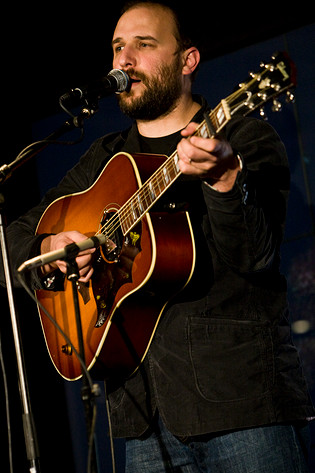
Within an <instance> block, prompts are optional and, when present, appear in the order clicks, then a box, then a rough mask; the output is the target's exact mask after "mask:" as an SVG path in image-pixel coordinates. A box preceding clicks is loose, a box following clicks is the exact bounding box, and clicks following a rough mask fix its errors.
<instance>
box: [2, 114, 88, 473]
mask: <svg viewBox="0 0 315 473" xmlns="http://www.w3.org/2000/svg"><path fill="white" fill-rule="evenodd" d="M93 113H94V110H93V109H88V108H84V109H82V111H81V112H80V114H79V115H78V116H77V117H73V120H71V121H66V122H65V123H64V124H63V125H62V126H61V127H60V128H59V129H57V130H56V131H55V132H53V133H52V134H50V135H49V136H47V137H46V138H45V139H44V140H42V141H41V142H40V143H38V144H41V146H40V147H38V149H35V150H34V148H32V147H30V149H29V150H28V151H27V152H24V153H22V154H21V155H20V156H18V157H17V158H16V159H15V160H14V161H13V162H12V163H10V164H4V165H3V166H1V167H0V185H1V184H3V183H4V182H5V181H6V180H7V179H8V178H9V177H11V175H12V173H13V172H14V171H15V170H16V169H17V168H18V167H20V166H21V165H22V164H24V163H25V162H26V161H28V160H29V159H30V158H32V157H34V156H36V155H37V154H38V153H39V152H40V151H42V149H44V148H46V147H47V146H48V144H49V143H51V142H53V141H56V140H57V139H58V138H59V137H60V136H62V135H63V134H65V133H66V132H68V131H71V130H73V129H75V128H82V126H83V120H84V118H89V117H90V116H91V115H92V114H93ZM4 200H5V199H4V196H3V194H2V192H0V244H1V252H2V260H3V268H4V275H5V282H6V290H7V296H8V301H9V310H10V316H11V324H12V331H13V338H14V347H15V353H16V359H17V368H18V384H19V391H20V398H21V404H22V421H23V431H24V438H25V446H26V454H27V459H28V461H29V472H30V473H39V472H40V462H39V452H38V443H37V436H36V429H35V424H34V420H33V415H32V412H31V405H30V396H29V391H28V386H27V378H26V371H25V361H24V357H23V350H22V343H21V335H20V330H19V325H18V319H17V312H16V307H15V302H14V295H13V278H12V271H11V267H10V261H9V253H8V245H7V238H6V226H5V221H6V219H5V212H4Z"/></svg>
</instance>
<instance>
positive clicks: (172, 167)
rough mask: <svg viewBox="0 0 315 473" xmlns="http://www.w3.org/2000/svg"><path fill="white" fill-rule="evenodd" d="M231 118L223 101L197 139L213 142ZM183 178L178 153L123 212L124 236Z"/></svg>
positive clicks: (205, 122)
mask: <svg viewBox="0 0 315 473" xmlns="http://www.w3.org/2000/svg"><path fill="white" fill-rule="evenodd" d="M230 118H231V115H230V110H229V107H228V105H227V103H226V101H225V100H222V101H221V102H220V104H219V105H218V106H217V107H216V108H215V109H214V110H213V111H211V112H210V113H209V115H208V114H207V115H206V118H205V120H203V121H202V122H201V123H200V124H199V126H198V128H197V130H196V131H195V133H194V135H196V136H201V137H202V138H212V137H214V136H215V135H216V134H217V133H218V132H219V131H220V130H221V128H223V127H224V126H225V125H226V123H227V122H228V121H229V120H230ZM180 174H181V171H180V169H179V166H178V155H177V152H176V151H175V152H174V153H173V154H172V155H171V156H170V157H169V158H167V160H166V161H165V162H164V163H163V165H162V166H160V167H159V168H158V169H157V171H155V173H154V174H153V175H152V177H151V178H150V179H148V181H147V182H146V183H145V184H144V185H143V186H142V187H141V188H140V189H139V190H138V191H137V192H136V193H135V194H134V195H133V196H132V197H131V198H130V199H129V200H128V201H127V202H126V203H125V205H124V206H123V207H122V208H121V209H120V210H119V212H118V213H119V219H120V225H121V228H122V232H123V234H124V235H126V234H127V233H128V232H129V231H130V230H131V229H132V228H133V227H134V225H136V224H137V223H138V221H139V220H141V218H142V217H143V216H144V214H145V213H146V212H148V210H150V208H151V207H152V206H153V205H154V204H155V202H156V201H157V200H158V199H159V198H160V197H161V195H162V194H164V192H165V191H166V190H167V189H168V188H169V187H170V186H171V185H172V184H173V182H174V181H175V180H176V179H177V178H178V177H179V176H180Z"/></svg>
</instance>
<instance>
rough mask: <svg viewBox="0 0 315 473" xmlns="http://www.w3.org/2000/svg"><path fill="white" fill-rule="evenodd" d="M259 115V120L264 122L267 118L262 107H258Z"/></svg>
mask: <svg viewBox="0 0 315 473" xmlns="http://www.w3.org/2000/svg"><path fill="white" fill-rule="evenodd" d="M259 115H260V116H261V118H263V119H264V120H268V117H267V115H266V112H265V109H264V107H260V109H259Z"/></svg>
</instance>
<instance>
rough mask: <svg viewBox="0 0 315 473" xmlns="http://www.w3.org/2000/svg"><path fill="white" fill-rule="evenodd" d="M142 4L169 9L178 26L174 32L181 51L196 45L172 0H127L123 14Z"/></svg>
mask: <svg viewBox="0 0 315 473" xmlns="http://www.w3.org/2000/svg"><path fill="white" fill-rule="evenodd" d="M141 5H148V6H149V5H155V6H160V7H162V8H164V9H166V10H169V11H170V12H171V14H172V16H173V19H174V23H175V26H176V31H175V32H174V34H175V38H176V41H177V43H178V49H179V51H185V50H186V49H189V48H191V47H192V46H196V44H195V43H194V41H193V39H192V38H191V37H190V36H189V35H188V34H187V31H186V28H185V27H184V22H182V21H181V19H180V14H179V12H178V11H177V10H176V9H175V7H173V6H172V5H171V2H163V1H155V0H129V1H127V2H126V3H125V4H124V6H123V8H122V10H121V15H123V14H124V13H126V12H127V11H128V10H131V9H132V8H136V7H137V6H141Z"/></svg>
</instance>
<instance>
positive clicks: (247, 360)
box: [188, 317, 274, 402]
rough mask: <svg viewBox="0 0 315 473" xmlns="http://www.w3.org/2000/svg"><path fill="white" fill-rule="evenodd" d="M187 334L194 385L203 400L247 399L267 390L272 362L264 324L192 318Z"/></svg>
mask: <svg viewBox="0 0 315 473" xmlns="http://www.w3.org/2000/svg"><path fill="white" fill-rule="evenodd" d="M188 337H189V350H190V358H191V363H192V367H193V371H194V376H195V383H196V387H197V389H198V391H199V393H200V394H201V396H202V397H204V398H205V399H207V400H209V401H213V402H222V401H223V402H224V401H225V402H230V401H242V400H250V399H254V398H257V397H260V396H263V395H265V394H266V393H267V392H268V391H269V390H270V387H271V385H272V383H273V371H274V370H273V365H274V363H273V354H272V339H271V333H270V329H269V327H268V326H267V325H266V324H264V323H259V322H256V321H239V320H229V319H218V318H211V319H209V318H208V319H207V318H200V317H193V318H191V320H190V324H189V327H188Z"/></svg>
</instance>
